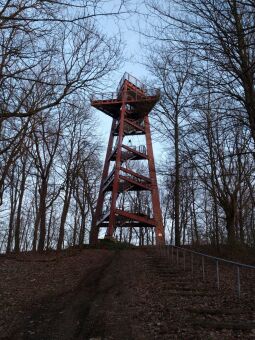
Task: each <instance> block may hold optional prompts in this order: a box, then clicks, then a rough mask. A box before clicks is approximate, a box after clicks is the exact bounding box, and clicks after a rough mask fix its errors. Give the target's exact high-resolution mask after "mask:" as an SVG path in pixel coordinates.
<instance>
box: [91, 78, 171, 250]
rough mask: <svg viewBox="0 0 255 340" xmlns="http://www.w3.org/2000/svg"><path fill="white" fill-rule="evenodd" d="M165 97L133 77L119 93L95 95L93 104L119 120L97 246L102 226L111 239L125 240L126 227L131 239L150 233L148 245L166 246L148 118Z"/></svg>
mask: <svg viewBox="0 0 255 340" xmlns="http://www.w3.org/2000/svg"><path fill="white" fill-rule="evenodd" d="M159 97H160V93H159V90H158V89H148V88H146V87H145V85H144V84H142V83H141V82H140V81H139V80H137V79H136V78H134V77H133V76H131V75H130V74H128V73H125V74H124V76H123V77H122V79H121V81H120V83H119V86H118V88H117V92H115V93H105V94H95V95H94V96H93V97H92V100H91V105H92V106H93V107H95V108H97V109H98V110H100V111H102V112H104V113H105V114H107V115H108V116H110V117H112V118H113V121H112V127H111V132H110V138H109V143H108V148H107V153H106V158H105V163H104V168H103V174H102V181H101V186H100V191H99V197H98V201H97V206H96V211H95V216H94V219H93V222H92V230H91V234H90V243H91V244H96V243H97V241H98V236H99V233H101V230H102V228H106V233H105V237H106V238H114V237H115V238H118V237H119V239H120V240H121V239H122V232H123V229H125V230H126V228H128V230H129V235H138V237H139V235H140V237H141V235H144V231H146V236H147V240H146V241H147V242H146V243H147V244H155V242H156V244H162V243H164V242H165V237H164V229H163V223H162V215H161V209H160V200H159V192H158V186H157V179H156V171H155V163H154V156H153V150H152V140H151V131H150V123H149V117H148V115H149V113H150V111H151V110H152V109H153V107H154V105H155V104H156V103H157V101H158V100H159ZM141 139H143V144H142V145H141ZM134 141H135V143H134ZM137 143H138V145H136V144H137ZM141 197H142V198H143V199H141ZM141 232H143V234H141ZM148 235H149V236H148ZM130 240H131V239H129V241H130Z"/></svg>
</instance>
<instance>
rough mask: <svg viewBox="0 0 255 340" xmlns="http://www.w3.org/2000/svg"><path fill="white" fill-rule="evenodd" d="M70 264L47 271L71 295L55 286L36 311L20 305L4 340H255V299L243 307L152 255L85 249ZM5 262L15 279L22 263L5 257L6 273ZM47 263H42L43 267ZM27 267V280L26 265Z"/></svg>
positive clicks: (35, 306) (244, 301)
mask: <svg viewBox="0 0 255 340" xmlns="http://www.w3.org/2000/svg"><path fill="white" fill-rule="evenodd" d="M70 258H71V260H70ZM70 258H69V256H65V257H62V258H60V259H58V260H57V262H58V268H60V267H61V266H63V268H62V270H65V272H64V273H65V276H64V275H62V274H63V271H62V272H61V271H60V272H59V273H57V274H55V270H54V268H55V267H54V266H56V263H55V262H56V261H53V259H54V258H53V259H48V262H49V263H48V265H47V266H46V267H43V271H42V272H43V273H44V275H46V277H48V275H50V272H51V271H52V274H53V275H55V276H52V281H54V280H55V281H54V282H55V286H56V287H60V286H61V280H62V281H63V282H62V285H65V284H67V286H69V289H65V290H62V291H61V289H60V288H58V289H56V290H55V291H52V289H51V288H50V290H49V291H50V292H51V294H49V292H47V294H46V293H45V294H44V295H43V296H40V298H39V297H38V296H37V295H36V291H38V290H37V289H36V290H35V292H34V293H33V294H34V298H33V303H31V308H30V309H29V308H26V309H25V308H24V306H23V307H21V306H19V307H18V306H16V307H15V306H14V307H13V308H14V309H13V312H14V311H15V308H16V313H17V315H20V313H21V311H23V314H22V315H23V317H22V318H20V317H19V319H17V315H16V321H15V318H14V320H12V322H11V321H10V320H5V325H2V324H0V327H1V326H2V329H1V333H0V338H1V339H15V340H16V339H26V340H32V339H45V340H46V339H47V340H48V339H61V340H62V339H63V340H65V339H66V340H67V339H68V340H70V339H98V340H99V339H101V340H103V339H106V340H107V339H116V340H119V339H219V338H221V339H234V338H240V339H254V338H255V310H254V296H253V297H244V298H242V299H241V300H240V301H239V300H238V298H236V297H235V296H234V295H233V294H227V295H225V294H223V292H221V291H219V292H218V291H217V290H216V289H215V288H214V287H213V285H211V283H210V280H208V282H207V283H206V284H204V283H202V282H201V280H192V278H191V273H190V272H189V271H185V272H184V271H182V270H181V269H180V268H178V267H175V266H172V265H170V264H169V263H168V262H167V260H166V259H162V258H160V257H159V256H158V255H157V254H156V253H155V252H153V251H150V250H143V249H129V250H120V251H106V250H83V251H81V252H78V253H77V254H76V253H75V254H72V256H71V257H70ZM4 261H7V262H8V261H9V263H8V265H9V267H8V268H9V274H8V275H9V276H10V275H12V274H11V270H10V266H11V264H12V263H13V266H14V265H15V262H16V261H17V259H11V260H10V259H5V260H2V259H1V262H0V263H1V266H0V269H1V268H2V266H3V262H4ZM70 261H71V262H70ZM26 263H28V261H27V262H26ZM45 263H47V262H45ZM45 263H44V262H40V260H38V263H37V265H38V266H39V267H40V266H45ZM5 264H6V262H5ZM20 264H21V266H23V269H22V271H24V272H25V273H26V275H27V274H28V271H29V270H28V269H26V270H25V266H26V264H25V265H24V264H23V262H20ZM49 268H50V269H49ZM68 268H69V269H68ZM55 269H56V268H55ZM36 270H38V268H37V269H36ZM33 271H34V269H33ZM66 271H67V272H66ZM2 273H3V271H2ZM74 273H75V274H74ZM19 275H21V272H19ZM74 275H76V276H74ZM69 276H70V278H69ZM57 277H58V278H59V281H58V280H57V279H56V278H57ZM71 278H72V282H73V281H74V283H75V284H73V285H72V286H71ZM48 279H49V277H48ZM41 280H42V281H41V282H40V284H41V286H39V288H40V289H41V290H42V291H43V290H44V289H45V285H44V282H43V278H42V277H41ZM1 282H2V276H1ZM7 290H8V289H7ZM17 294H19V293H18V290H17ZM252 299H253V300H252ZM26 303H29V301H27V302H26ZM22 308H23V309H22ZM19 309H20V311H19ZM10 316H11V314H10ZM8 322H9V324H8ZM8 326H9V327H8Z"/></svg>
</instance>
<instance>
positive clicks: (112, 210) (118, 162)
mask: <svg viewBox="0 0 255 340" xmlns="http://www.w3.org/2000/svg"><path fill="white" fill-rule="evenodd" d="M125 110H126V106H125V103H123V104H122V106H121V113H120V126H119V136H118V146H117V153H116V162H115V174H114V181H113V190H112V201H111V207H110V217H109V226H108V229H107V233H106V237H107V238H112V237H113V233H114V228H115V209H116V202H117V198H118V190H119V173H120V167H121V152H122V150H121V149H122V143H123V137H124V117H125Z"/></svg>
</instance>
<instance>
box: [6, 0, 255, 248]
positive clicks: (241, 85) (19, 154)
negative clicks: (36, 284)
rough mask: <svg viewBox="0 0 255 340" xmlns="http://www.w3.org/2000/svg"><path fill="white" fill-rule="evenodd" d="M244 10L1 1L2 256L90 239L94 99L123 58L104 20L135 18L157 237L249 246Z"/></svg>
mask: <svg viewBox="0 0 255 340" xmlns="http://www.w3.org/2000/svg"><path fill="white" fill-rule="evenodd" d="M254 13H255V3H254V1H253V0H226V1H221V0H145V1H144V3H143V2H140V1H134V0H132V1H130V0H120V1H117V0H115V1H104V0H76V1H71V0H70V1H69V0H55V1H52V0H45V1H40V0H0V49H1V53H0V252H1V253H9V252H23V251H30V250H33V251H39V252H40V251H43V250H50V249H56V250H61V249H64V248H67V247H70V246H81V245H83V244H87V243H88V242H89V235H90V230H91V225H92V222H93V216H94V214H95V206H96V201H97V195H98V190H99V185H100V178H101V173H102V167H103V161H104V155H105V144H104V143H103V141H102V140H101V139H100V136H99V132H98V124H99V123H98V119H97V116H96V115H95V112H94V110H93V109H92V108H91V105H90V98H91V95H92V94H93V93H95V92H101V91H103V90H104V89H105V88H107V86H108V85H107V84H110V83H111V77H112V74H114V72H116V71H118V70H119V69H120V68H121V64H122V62H123V56H124V55H125V47H124V45H125V44H124V42H123V38H122V36H121V34H120V33H119V32H114V31H112V32H111V30H110V29H109V28H108V29H107V30H106V28H105V27H104V25H103V24H102V22H103V21H102V20H103V19H102V18H106V17H107V18H108V17H111V18H112V20H113V21H115V22H117V24H118V25H122V24H123V22H124V21H128V20H129V19H130V18H131V17H132V20H136V22H137V25H136V27H135V28H134V27H133V28H132V29H133V30H136V34H138V35H139V36H140V37H141V40H142V42H143V43H142V46H141V48H142V50H143V55H144V58H143V61H142V63H143V66H144V67H146V70H147V76H146V77H147V79H149V84H150V85H151V86H153V87H156V88H159V89H160V92H161V98H160V101H159V103H158V104H157V105H156V107H155V108H154V111H153V112H152V114H151V125H152V127H153V139H155V140H160V142H161V143H162V145H163V148H164V151H165V152H164V157H162V158H161V159H159V160H158V161H157V164H156V165H157V173H158V183H159V188H160V196H161V209H162V214H163V222H164V227H165V232H166V242H167V243H171V244H175V245H177V246H180V245H185V244H191V245H204V244H210V245H213V246H215V247H219V246H220V245H222V244H228V245H230V246H231V247H239V246H248V247H254V245H255V177H254V174H255V173H254V170H255V167H254V165H255V151H254V143H255V14H254ZM134 18H135V19H134ZM130 34H132V32H131V33H130ZM129 48H132V47H129ZM102 128H103V127H102ZM146 199H147V198H146V195H139V196H138V197H137V200H140V201H143V203H145V204H146ZM129 236H130V235H124V236H123V238H124V240H129V242H132V239H131V238H130V237H129Z"/></svg>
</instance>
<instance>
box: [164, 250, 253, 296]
mask: <svg viewBox="0 0 255 340" xmlns="http://www.w3.org/2000/svg"><path fill="white" fill-rule="evenodd" d="M158 251H159V253H160V256H163V257H166V258H167V259H168V260H169V261H171V262H172V264H175V265H176V266H178V267H180V268H182V269H183V270H184V271H186V270H188V269H189V270H190V271H191V274H192V276H193V275H194V271H195V266H196V265H198V267H199V268H200V269H201V270H200V274H201V279H202V280H203V281H205V280H206V272H207V269H209V268H208V267H210V271H213V272H214V273H215V284H216V287H217V289H218V290H219V289H220V288H221V285H223V279H222V280H221V273H220V270H221V268H223V266H224V269H226V267H232V268H233V269H234V277H233V280H232V286H233V287H234V288H235V292H236V294H237V295H238V297H239V298H240V296H241V291H242V290H243V289H242V287H244V288H245V287H246V286H247V280H245V278H243V280H241V276H242V275H241V270H246V271H247V270H248V271H249V272H250V275H248V276H250V282H251V284H253V287H254V291H255V266H252V265H247V264H242V263H239V262H235V261H230V260H226V259H223V258H220V257H215V256H211V255H207V254H204V253H200V252H196V251H193V250H190V249H186V248H182V247H177V246H174V245H166V246H162V245H161V246H159V247H158ZM246 276H247V275H246ZM208 279H210V276H208ZM246 279H247V277H246Z"/></svg>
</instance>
